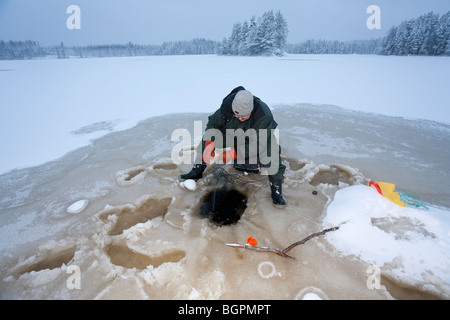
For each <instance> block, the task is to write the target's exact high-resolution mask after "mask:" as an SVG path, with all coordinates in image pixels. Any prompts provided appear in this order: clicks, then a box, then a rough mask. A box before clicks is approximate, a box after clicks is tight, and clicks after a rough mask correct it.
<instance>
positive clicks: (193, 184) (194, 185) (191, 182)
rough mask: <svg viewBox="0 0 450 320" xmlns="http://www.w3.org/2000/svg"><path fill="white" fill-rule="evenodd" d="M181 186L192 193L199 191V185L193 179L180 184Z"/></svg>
mask: <svg viewBox="0 0 450 320" xmlns="http://www.w3.org/2000/svg"><path fill="white" fill-rule="evenodd" d="M180 185H181V186H182V187H185V188H186V189H188V190H191V191H195V190H196V189H197V183H196V182H195V180H192V179H188V180H186V181H183V182H182V183H180Z"/></svg>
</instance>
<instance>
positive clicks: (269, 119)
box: [203, 86, 278, 159]
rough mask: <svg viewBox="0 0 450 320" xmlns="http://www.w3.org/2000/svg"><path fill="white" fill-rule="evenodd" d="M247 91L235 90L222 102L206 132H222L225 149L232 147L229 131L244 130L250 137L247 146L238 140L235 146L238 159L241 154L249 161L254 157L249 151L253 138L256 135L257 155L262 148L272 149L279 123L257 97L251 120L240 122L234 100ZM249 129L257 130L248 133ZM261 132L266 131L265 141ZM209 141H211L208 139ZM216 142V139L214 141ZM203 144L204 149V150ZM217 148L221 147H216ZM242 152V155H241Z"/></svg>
mask: <svg viewBox="0 0 450 320" xmlns="http://www.w3.org/2000/svg"><path fill="white" fill-rule="evenodd" d="M241 90H245V89H244V87H242V86H240V87H237V88H235V89H233V90H232V91H231V92H230V93H229V94H228V95H227V96H226V97H225V98H224V99H223V101H222V105H221V106H220V108H219V109H218V110H217V111H216V112H215V113H214V114H212V115H211V116H209V117H208V123H207V125H206V130H208V129H218V130H220V131H221V132H222V137H223V143H224V145H223V147H226V146H228V147H229V146H231V143H232V141H230V140H233V138H230V135H227V129H231V131H232V132H233V131H235V130H237V129H242V130H243V131H244V133H246V134H248V137H249V138H247V139H246V140H245V144H244V145H242V143H241V144H239V142H237V140H234V144H233V146H234V147H235V149H236V150H237V151H238V157H239V154H242V155H244V154H245V158H246V159H249V158H251V157H252V155H251V154H250V153H249V150H253V149H250V148H249V142H250V141H252V140H251V139H252V138H255V134H256V140H253V141H256V143H257V145H256V146H257V153H258V154H259V149H260V147H264V149H265V150H266V147H267V148H269V149H270V146H271V141H272V139H273V135H272V130H271V129H275V128H276V127H277V125H278V124H277V123H276V122H275V120H274V119H273V115H272V112H271V111H270V109H269V107H268V106H267V105H266V104H265V103H264V102H263V101H261V99H259V98H257V97H253V103H254V106H253V111H252V113H251V115H250V118H249V119H248V120H246V121H244V122H241V121H239V119H237V118H236V117H235V116H234V112H233V109H232V103H233V99H234V97H235V96H236V94H237V93H238V92H239V91H241ZM249 129H255V130H251V131H248V130H249ZM261 130H265V131H266V132H265V133H266V135H265V137H267V138H266V139H264V141H260V133H261ZM207 140H209V139H207ZM212 140H214V139H212ZM204 147H205V146H204V143H203V148H204ZM216 147H219V148H220V147H221V146H218V145H216ZM240 152H241V153H240Z"/></svg>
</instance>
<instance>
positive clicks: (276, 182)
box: [269, 176, 286, 208]
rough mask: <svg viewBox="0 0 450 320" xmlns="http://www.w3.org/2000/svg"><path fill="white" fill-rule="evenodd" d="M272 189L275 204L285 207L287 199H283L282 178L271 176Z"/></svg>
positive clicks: (278, 206)
mask: <svg viewBox="0 0 450 320" xmlns="http://www.w3.org/2000/svg"><path fill="white" fill-rule="evenodd" d="M269 183H270V190H271V191H272V194H271V196H272V201H273V205H274V206H275V207H277V208H284V207H285V206H286V201H285V200H284V199H283V193H282V190H281V180H280V179H276V178H274V177H273V176H269Z"/></svg>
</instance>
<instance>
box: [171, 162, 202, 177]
mask: <svg viewBox="0 0 450 320" xmlns="http://www.w3.org/2000/svg"><path fill="white" fill-rule="evenodd" d="M205 169H206V164H203V163H202V164H194V166H193V167H192V170H191V171H189V172H188V173H185V174H180V175H179V176H178V178H180V179H182V180H188V179H193V180H198V179H201V178H202V177H203V171H205Z"/></svg>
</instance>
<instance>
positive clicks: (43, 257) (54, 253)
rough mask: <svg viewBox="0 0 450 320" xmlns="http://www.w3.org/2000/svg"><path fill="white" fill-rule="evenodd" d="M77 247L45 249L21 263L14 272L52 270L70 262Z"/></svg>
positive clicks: (18, 273) (15, 273)
mask: <svg viewBox="0 0 450 320" xmlns="http://www.w3.org/2000/svg"><path fill="white" fill-rule="evenodd" d="M75 250H76V248H75V247H69V248H61V249H53V250H44V251H43V252H40V253H39V254H37V255H35V256H32V257H30V258H28V259H27V260H25V261H24V262H23V263H21V264H19V265H18V266H17V267H16V268H15V269H16V270H14V272H13V274H14V275H16V276H20V275H22V274H25V273H30V272H38V271H41V270H46V269H49V270H52V269H56V268H61V267H62V266H63V265H67V264H69V262H70V261H72V259H73V257H74V256H75Z"/></svg>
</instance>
